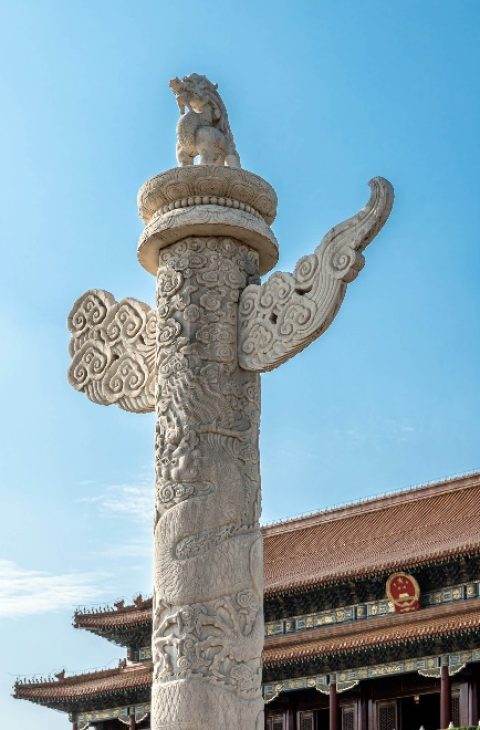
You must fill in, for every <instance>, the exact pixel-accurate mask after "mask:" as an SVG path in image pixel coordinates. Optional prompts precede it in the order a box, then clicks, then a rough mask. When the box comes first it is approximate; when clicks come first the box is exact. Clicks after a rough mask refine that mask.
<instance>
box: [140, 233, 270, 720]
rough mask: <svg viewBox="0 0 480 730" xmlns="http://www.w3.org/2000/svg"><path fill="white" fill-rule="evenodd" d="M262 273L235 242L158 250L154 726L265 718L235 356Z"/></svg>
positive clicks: (256, 481)
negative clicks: (248, 299) (245, 307)
mask: <svg viewBox="0 0 480 730" xmlns="http://www.w3.org/2000/svg"><path fill="white" fill-rule="evenodd" d="M257 272H258V256H257V254H256V253H255V252H254V251H252V250H251V249H250V248H248V247H247V246H245V245H243V244H241V243H239V242H238V241H235V240H233V239H230V238H222V237H219V236H216V237H212V238H205V237H190V238H187V239H184V240H183V241H180V242H178V243H176V244H174V245H172V246H170V247H169V248H168V249H166V250H164V251H162V252H161V253H160V260H159V268H158V276H157V307H158V342H159V352H158V354H159V360H158V365H157V367H158V393H157V441H156V473H157V479H156V506H155V528H154V534H155V556H156V559H155V572H154V607H153V660H154V667H155V669H154V683H153V691H152V728H172V730H173V728H180V727H181V728H183V727H185V728H187V727H188V728H192V730H193V728H195V730H200V729H202V730H212V728H215V727H220V724H219V723H221V725H222V726H223V727H238V728H256V727H259V728H260V726H261V718H262V714H263V702H262V697H261V692H260V685H261V651H262V646H263V631H264V628H263V603H262V601H263V574H262V573H263V564H262V541H261V535H260V528H259V516H260V475H259V462H258V458H259V457H258V430H259V376H258V375H257V374H255V373H248V372H246V371H242V370H241V369H240V367H239V365H238V356H237V352H238V345H237V336H238V335H237V332H238V322H237V316H238V300H239V298H240V293H241V291H242V290H243V289H244V288H245V286H246V285H247V284H248V283H249V282H252V281H256V280H257V278H258V274H257ZM172 707H174V708H175V710H174V711H173V710H172Z"/></svg>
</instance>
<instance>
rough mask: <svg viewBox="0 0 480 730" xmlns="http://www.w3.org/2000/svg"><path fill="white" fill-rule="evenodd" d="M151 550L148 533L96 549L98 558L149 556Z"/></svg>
mask: <svg viewBox="0 0 480 730" xmlns="http://www.w3.org/2000/svg"><path fill="white" fill-rule="evenodd" d="M152 551H153V544H152V537H151V535H150V533H148V536H147V537H146V538H145V539H144V540H142V539H139V540H137V539H134V540H128V541H126V542H122V543H121V544H114V545H107V546H106V547H105V548H104V549H103V550H97V551H96V552H95V556H96V557H98V558H114V559H115V558H151V556H152Z"/></svg>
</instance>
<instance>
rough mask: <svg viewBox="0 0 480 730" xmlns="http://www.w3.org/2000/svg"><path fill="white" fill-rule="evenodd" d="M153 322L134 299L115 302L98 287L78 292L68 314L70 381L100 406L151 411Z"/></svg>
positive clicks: (147, 309) (150, 314)
mask: <svg viewBox="0 0 480 730" xmlns="http://www.w3.org/2000/svg"><path fill="white" fill-rule="evenodd" d="M156 327H157V322H156V314H155V311H154V310H152V309H151V308H150V307H149V306H148V305H147V304H144V303H143V302H139V301H138V300H137V299H132V298H130V297H129V298H128V299H122V300H121V301H120V302H117V301H116V300H115V298H114V296H113V295H112V294H110V292H107V291H104V290H103V289H91V290H90V291H88V292H86V293H85V294H83V295H82V296H81V297H80V298H79V299H77V301H76V302H75V304H74V305H73V308H72V311H71V312H70V314H69V316H68V329H69V330H70V332H71V334H72V339H71V340H70V346H69V352H70V355H71V356H72V364H71V365H70V368H69V371H68V381H69V383H70V385H73V387H74V388H75V389H76V390H80V391H83V392H84V393H85V395H86V396H88V398H90V400H92V401H93V402H94V403H99V404H100V405H103V406H108V405H111V404H113V403H115V404H116V405H118V406H120V408H123V409H124V410H126V411H133V412H134V413H148V412H149V411H153V409H154V407H155V336H156Z"/></svg>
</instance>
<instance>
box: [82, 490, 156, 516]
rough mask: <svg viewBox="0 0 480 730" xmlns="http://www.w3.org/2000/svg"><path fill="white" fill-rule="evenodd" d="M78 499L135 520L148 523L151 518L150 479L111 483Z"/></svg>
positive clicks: (151, 493)
mask: <svg viewBox="0 0 480 730" xmlns="http://www.w3.org/2000/svg"><path fill="white" fill-rule="evenodd" d="M78 501H79V502H84V503H85V502H86V503H89V504H95V505H97V507H98V508H99V509H100V510H101V511H102V512H110V513H113V514H116V515H119V516H121V517H125V518H127V519H133V520H135V521H136V522H142V523H148V524H150V523H151V521H152V519H153V487H152V482H151V481H145V482H139V483H137V484H111V485H109V486H107V487H104V488H103V489H101V491H100V492H99V494H95V495H90V496H88V497H80V498H79V500H78Z"/></svg>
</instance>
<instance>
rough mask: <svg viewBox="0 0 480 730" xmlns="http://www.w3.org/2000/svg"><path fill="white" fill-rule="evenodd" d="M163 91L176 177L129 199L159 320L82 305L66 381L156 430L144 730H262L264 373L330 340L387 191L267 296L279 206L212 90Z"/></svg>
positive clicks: (146, 311)
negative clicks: (149, 673) (170, 107)
mask: <svg viewBox="0 0 480 730" xmlns="http://www.w3.org/2000/svg"><path fill="white" fill-rule="evenodd" d="M171 87H172V89H173V91H174V93H175V96H176V98H177V102H178V105H179V109H180V113H181V117H180V120H179V124H178V126H177V140H178V142H177V158H178V162H179V167H177V168H174V169H173V170H168V171H167V172H165V173H163V174H161V175H158V176H156V177H154V178H152V179H151V180H149V181H147V183H145V185H144V186H143V187H142V188H141V190H140V192H139V196H138V207H139V212H140V216H141V218H142V220H143V221H144V223H145V229H144V231H143V233H142V236H141V237H140V241H139V245H138V258H139V261H140V263H141V265H142V266H144V268H145V269H146V270H147V271H149V272H150V273H152V274H153V275H154V276H155V277H156V280H157V303H156V308H155V309H152V308H150V307H149V306H148V305H146V304H144V303H143V302H139V301H137V300H136V299H131V298H126V299H122V300H121V301H119V302H117V301H116V300H115V299H114V297H113V296H112V294H110V293H108V292H106V291H103V290H100V289H92V290H90V291H88V292H86V294H84V295H83V296H82V297H80V298H79V299H78V300H77V301H76V302H75V304H74V306H73V309H72V311H71V313H70V316H69V319H68V326H69V330H70V332H71V335H72V339H71V343H70V354H71V356H72V363H71V366H70V369H69V376H68V377H69V381H70V383H71V384H72V385H73V387H74V388H76V389H77V390H79V391H82V392H84V393H85V395H87V396H88V398H90V400H92V401H94V402H95V403H99V404H102V405H111V404H117V405H118V406H120V407H121V408H123V409H125V410H128V411H133V412H136V413H146V412H149V411H153V410H155V411H156V415H157V426H156V448H155V468H156V486H155V510H154V598H153V636H152V657H153V664H154V670H153V688H152V701H151V727H152V730H217V729H218V730H220V728H222V729H223V728H225V727H228V728H238V730H261V729H263V699H262V692H261V680H262V672H261V652H262V648H263V639H264V624H263V557H262V537H261V532H260V527H259V517H260V471H259V453H258V433H259V418H260V388H259V373H261V372H265V371H268V370H272V369H273V368H275V367H278V366H279V365H281V364H282V363H283V362H285V361H286V360H288V359H289V358H291V357H293V356H294V355H295V354H297V353H298V352H300V351H301V350H302V349H303V348H304V347H306V346H307V345H308V344H309V343H310V342H312V341H313V340H315V339H316V338H317V337H319V336H320V335H321V334H322V333H323V332H324V331H325V330H326V329H327V327H328V326H329V325H330V324H331V322H332V321H333V319H334V318H335V315H336V313H337V311H338V309H339V307H340V305H341V303H342V300H343V297H344V295H345V291H346V288H347V285H348V284H349V283H350V282H351V281H353V279H354V278H355V277H356V276H357V274H358V272H359V271H360V269H361V268H362V266H363V263H364V260H363V255H362V252H363V250H364V249H365V247H366V246H367V245H368V243H370V241H371V240H372V239H373V238H374V237H375V235H376V234H377V233H378V232H379V230H380V229H381V228H382V226H383V224H384V223H385V221H386V220H387V218H388V215H389V213H390V210H391V207H392V204H393V190H392V187H391V185H390V183H388V182H387V181H386V180H384V179H383V178H380V177H378V178H374V179H373V180H371V182H370V186H371V188H372V193H371V197H370V200H369V201H368V203H367V205H366V206H365V208H363V210H361V211H360V212H359V213H357V215H355V216H353V217H352V218H350V219H349V220H347V221H345V222H344V223H342V224H340V225H338V226H336V227H334V228H332V229H331V230H330V231H329V232H328V233H327V235H326V236H325V237H324V239H323V240H322V242H321V243H320V245H319V246H318V247H317V248H316V250H315V251H314V253H312V254H311V255H309V256H306V257H304V258H302V259H300V261H299V262H298V264H297V266H296V267H295V270H294V272H293V274H285V273H274V274H273V275H272V276H271V277H270V278H269V279H268V280H267V281H266V282H265V283H264V284H260V282H259V275H260V274H265V273H267V272H268V271H269V270H270V269H271V268H273V266H275V264H276V262H277V259H278V246H277V243H276V240H275V236H274V235H273V232H272V230H271V228H270V225H271V223H272V222H273V220H274V218H275V214H276V203H277V200H276V195H275V192H274V190H273V189H272V187H271V186H270V185H269V184H268V183H267V182H265V180H262V178H260V177H258V176H257V175H253V174H252V173H250V172H248V171H246V170H242V169H241V168H240V159H239V156H238V153H237V151H236V148H235V144H234V140H233V135H232V132H231V129H230V126H229V123H228V117H227V113H226V109H225V106H224V104H223V102H222V100H221V98H220V96H219V94H218V91H217V89H216V86H214V85H213V84H211V83H210V82H209V81H208V79H206V78H205V77H203V76H199V75H197V74H192V75H191V76H189V77H185V78H184V79H174V80H173V81H172V83H171ZM197 156H199V158H200V163H201V164H198V165H194V164H192V163H193V161H194V159H195V158H196V157H197Z"/></svg>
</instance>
